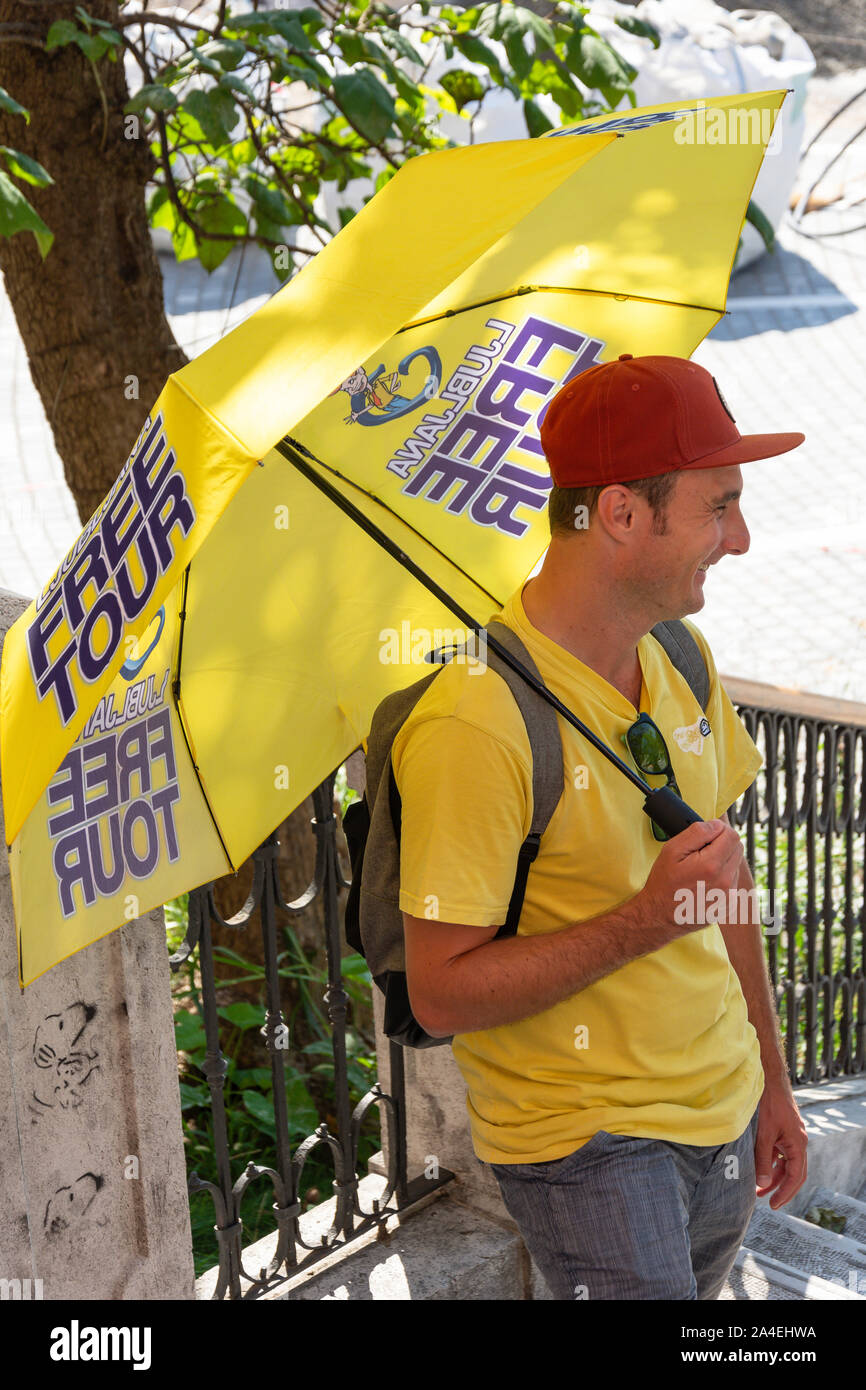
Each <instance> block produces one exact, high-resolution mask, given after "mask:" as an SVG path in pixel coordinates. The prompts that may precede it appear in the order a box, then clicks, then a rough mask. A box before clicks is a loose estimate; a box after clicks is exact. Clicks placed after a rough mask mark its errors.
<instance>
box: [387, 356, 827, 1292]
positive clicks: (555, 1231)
mask: <svg viewBox="0 0 866 1390" xmlns="http://www.w3.org/2000/svg"><path fill="white" fill-rule="evenodd" d="M803 438H804V436H803V435H802V434H784V435H779V434H776V435H751V436H746V437H741V435H740V433H739V431H738V430H737V428H736V424H735V422H734V420H733V417H732V416H731V414H730V411H729V410H728V408H727V405H726V404H725V402H724V400H723V398H722V396H721V393H720V392H719V390H718V387H717V385H716V383H715V380H714V378H713V377H712V376H711V375H710V374H709V373H708V372H707V371H705V370H704V369H703V368H702V367H699V366H697V365H696V364H695V363H692V362H690V361H688V360H686V359H682V358H675V357H642V358H634V357H632V356H631V354H628V353H625V354H623V355H622V356H621V357H620V358H619V359H618V360H617V361H616V362H610V363H602V364H598V365H597V366H595V367H592V368H590V369H589V370H587V371H585V372H584V373H582V374H581V375H580V376H578V377H577V378H575V380H574V381H572V382H570V383H569V384H567V385H566V386H565V387H564V388H563V389H562V390H561V391H560V392H559V394H558V395H557V396H556V398H555V399H554V400H553V401H552V402H551V404H550V406H549V408H548V410H547V412H546V416H545V418H544V421H543V424H542V428H541V440H542V445H543V447H544V451H545V454H546V457H547V459H548V462H549V465H550V469H551V473H552V476H553V482H554V487H553V489H552V491H551V496H550V508H549V510H550V519H551V543H550V548H549V550H548V552H547V555H546V557H545V561H544V564H543V566H542V568H541V570H540V572H539V573H538V575H537V576H536V577H535V578H534V579H532V580H530V581H529V583H528V584H526V585H524V586H521V589H520V590H518V591H517V593H515V594H514V595H512V597H511V599H509V601H508V603H507V604H506V605H505V607H504V609H503V610H502V612H501V613H500V614H499V615H498V616H499V617H500V618H501V620H502V621H504V622H505V623H506V624H508V625H509V626H511V627H512V628H513V629H514V630H515V631H516V632H517V633H518V634H519V635H520V637H521V638H522V639H523V641H524V642H525V643H526V645H527V647H528V648H529V650H530V652H531V654H532V656H533V658H534V659H535V661H536V664H537V666H538V668H539V670H540V672H541V675H542V677H543V678H544V680H545V683H546V684H547V685H548V687H549V688H550V689H551V690H552V691H553V692H554V693H555V694H556V695H557V696H558V697H559V698H560V699H561V700H562V701H563V702H564V703H565V704H567V705H569V706H570V707H571V708H572V709H573V710H574V712H575V713H576V714H577V715H578V716H579V717H580V718H581V719H582V720H583V721H584V722H585V723H587V724H588V725H589V727H590V728H591V729H592V730H593V732H594V733H595V734H596V735H597V736H598V737H599V738H601V739H602V740H604V741H606V742H607V744H608V745H609V746H610V747H611V748H613V749H614V750H615V751H617V752H619V753H621V754H622V755H623V756H624V757H629V756H630V755H629V752H628V751H627V748H629V747H631V748H632V749H637V750H638V753H639V754H640V747H641V745H640V744H636V743H634V741H632V743H631V744H629V743H628V742H627V738H628V737H631V738H632V740H633V739H634V725H635V724H636V723H637V721H638V716H639V715H641V714H642V715H643V716H644V718H643V720H642V721H641V729H642V730H646V728H647V727H648V724H647V716H648V717H649V718H650V719H651V720H652V721H653V724H654V725H655V728H656V730H657V731H658V733H659V735H660V737H661V739H662V743H661V745H660V746H661V749H662V752H661V753H657V754H656V756H658V757H660V758H661V762H657V763H654V764H652V765H653V766H656V767H660V768H662V769H664V771H665V772H666V773H668V774H669V775H668V778H667V780H670V774H672V776H673V777H674V778H675V782H676V786H677V788H678V789H679V792H680V795H681V796H682V797H683V799H684V800H685V801H686V802H687V803H688V804H689V805H690V806H692V807H693V808H694V809H695V810H696V811H697V812H698V813H699V814H700V815H701V816H703V817H704V818H705V819H704V821H703V822H702V823H700V824H696V825H692V826H689V827H688V829H687V830H685V831H683V832H682V833H681V834H679V835H678V836H676V837H675V838H674V839H671V840H669V841H667V842H665V841H664V838H663V832H662V831H661V830H660V829H659V828H656V827H654V826H653V824H652V822H651V821H650V820H649V818H648V816H646V815H645V814H644V813H643V810H642V806H641V803H640V797H639V793H637V792H636V791H635V789H634V787H633V786H632V785H631V783H630V782H629V781H628V780H627V779H626V778H624V777H623V776H622V774H621V773H620V772H618V771H617V770H616V769H615V768H614V767H612V766H611V764H610V763H609V762H608V761H607V760H606V759H605V758H603V757H602V756H601V755H600V754H599V753H598V752H597V751H596V750H595V749H594V748H593V747H592V746H591V745H589V744H588V743H587V741H586V740H582V739H581V736H580V735H579V734H578V732H577V731H576V730H575V729H574V728H573V727H572V726H571V725H569V724H567V723H566V722H565V721H564V720H562V719H561V718H560V719H559V725H560V732H561V735H562V742H563V757H564V771H565V790H564V792H563V796H562V798H561V799H560V802H559V804H558V806H557V809H556V811H555V812H554V815H553V818H552V820H551V822H550V825H549V826H548V829H547V831H546V832H545V835H544V837H543V839H542V842H541V849H540V852H539V855H538V858H537V859H536V861H535V863H534V864H533V866H532V869H531V870H530V874H529V881H528V885H527V892H526V897H525V900H524V907H523V912H522V915H521V920H520V927H519V931H518V934H517V935H516V936H514V937H510V938H502V939H500V940H498V941H494V939H493V938H494V936H495V934H496V930H497V927H498V926H499V925H500V924H501V923H502V922H504V920H505V916H506V910H507V906H508V901H509V898H510V894H511V888H512V885H513V880H514V872H515V865H516V861H517V851H518V849H519V847H520V845H521V843H522V841H523V839H524V837H525V835H526V833H527V831H528V828H529V825H530V821H531V811H532V781H531V752H530V748H529V742H528V738H527V735H526V731H525V727H524V725H523V721H522V718H521V716H520V714H519V711H518V709H517V706H516V704H515V702H514V699H513V697H512V695H511V694H510V692H509V690H508V688H507V686H506V685H505V682H504V681H503V680H502V679H501V678H500V677H499V676H498V675H497V674H496V673H495V672H494V671H493V670H492V669H491V668H489V667H482V668H480V669H479V667H478V666H477V665H476V666H474V667H473V666H472V665H471V664H462V665H461V664H459V663H453V664H452V665H451V666H448V667H446V668H445V669H444V670H443V671H442V673H440V675H439V676H438V677H437V679H436V680H435V681H434V682H432V684H431V685H430V687H429V689H428V690H427V691H426V692H425V694H424V696H423V697H422V699H421V700H420V701H419V702H418V704H417V705H416V706H415V709H414V710H413V712H412V714H411V716H410V717H409V719H408V720H407V721H406V723H405V724H404V726H403V728H402V729H401V730H400V733H399V734H398V736H397V739H396V740H395V743H394V748H393V765H394V772H395V777H396V781H397V785H398V788H399V791H400V794H401V798H402V807H403V810H402V815H403V821H402V841H401V893H400V906H401V909H402V911H403V917H404V924H405V935H406V971H407V980H408V987H409V995H410V1000H411V1003H412V1008H413V1011H414V1013H415V1016H416V1018H417V1019H418V1021H419V1023H421V1025H422V1026H423V1027H424V1028H426V1030H427V1031H428V1032H429V1033H431V1034H432V1035H435V1036H441V1037H445V1036H449V1035H451V1034H454V1035H455V1036H454V1039H453V1043H452V1047H453V1051H454V1056H455V1059H456V1060H457V1063H458V1065H459V1067H460V1069H461V1072H462V1074H463V1076H464V1078H465V1081H466V1085H467V1091H468V1095H467V1107H468V1111H469V1117H470V1123H471V1127H472V1137H473V1146H474V1149H475V1152H476V1154H477V1155H478V1157H479V1158H480V1159H481V1160H483V1161H485V1162H487V1163H490V1164H491V1166H492V1169H493V1172H494V1174H495V1176H496V1178H497V1181H498V1183H499V1186H500V1189H501V1192H502V1196H503V1199H504V1201H505V1204H506V1206H507V1207H508V1209H509V1211H510V1212H511V1214H512V1216H513V1217H514V1219H515V1221H516V1222H517V1224H518V1226H519V1228H520V1230H521V1233H522V1235H523V1237H524V1240H525V1242H526V1244H527V1246H528V1248H529V1250H530V1251H531V1253H532V1255H533V1257H534V1258H535V1260H536V1263H537V1264H538V1265H539V1267H540V1269H541V1270H542V1272H543V1274H544V1275H545V1278H546V1279H547V1282H548V1283H549V1285H550V1287H551V1290H552V1291H553V1293H554V1296H555V1297H557V1298H561V1299H564V1298H574V1297H579V1298H584V1297H585V1298H589V1299H693V1298H700V1299H712V1298H716V1297H717V1296H718V1293H719V1290H720V1289H721V1287H722V1284H723V1283H724V1280H725V1278H726V1276H727V1274H728V1272H729V1270H730V1268H731V1265H732V1264H733V1260H734V1257H735V1255H736V1252H737V1249H738V1248H739V1245H740V1243H741V1241H742V1237H743V1235H744V1232H745V1230H746V1228H747V1226H748V1223H749V1219H750V1217H751V1214H752V1210H753V1208H754V1204H755V1200H756V1174H757V1192H758V1194H759V1195H766V1194H768V1193H771V1194H772V1196H771V1198H770V1205H771V1206H773V1207H774V1208H778V1207H780V1206H782V1205H784V1203H785V1202H787V1201H789V1200H790V1199H791V1197H793V1195H794V1194H795V1192H797V1191H798V1190H799V1188H800V1187H801V1186H802V1184H803V1182H804V1181H805V1177H806V1136H805V1129H804V1126H803V1123H802V1120H801V1118H800V1115H799V1112H798V1110H797V1107H796V1105H795V1103H794V1099H793V1095H792V1092H791V1087H790V1084H789V1081H788V1076H787V1071H786V1066H785V1062H784V1058H783V1056H782V1052H781V1047H780V1042H779V1034H778V1028H777V1023H776V1011H775V1007H774V1003H773V1000H772V997H771V993H770V987H769V982H768V979H767V972H766V966H765V962H764V954H763V946H762V937H761V928H760V923H759V922H758V921H757V920H752V919H751V918H752V915H751V914H743V913H738V912H737V911H736V910H734V911H731V912H725V911H722V912H719V913H717V914H716V915H717V916H718V917H719V920H718V921H715V920H712V921H711V920H708V919H709V918H710V917H711V916H712V915H713V914H711V913H708V912H707V910H706V908H705V907H704V908H702V907H701V904H706V903H707V902H708V901H709V902H716V903H717V902H719V901H721V902H724V903H733V904H734V906H735V908H736V906H737V905H739V904H741V902H742V901H743V896H744V895H742V894H740V895H738V893H737V890H739V889H747V890H748V889H751V888H752V887H753V883H752V879H751V875H750V873H749V870H748V867H747V865H746V863H745V860H744V857H743V852H742V848H741V845H740V840H739V837H738V835H737V834H736V832H735V831H734V830H733V829H732V828H731V826H730V825H729V823H728V822H727V819H726V816H725V811H726V810H727V808H728V807H730V806H731V805H732V804H733V803H734V802H735V801H736V800H737V799H738V798H739V797H740V796H741V795H742V794H743V792H744V791H745V790H746V789H747V788H748V786H749V785H750V784H751V782H752V781H753V780H754V778H755V775H756V773H757V771H758V769H759V767H760V765H761V758H760V755H759V753H758V751H757V749H756V747H755V745H754V743H753V742H752V740H751V739H750V738H749V737H748V735H747V734H746V732H745V730H744V728H743V725H742V723H741V722H740V720H739V719H738V717H737V715H736V712H735V710H734V709H733V706H732V705H731V702H730V700H729V698H728V696H727V695H726V693H725V692H724V690H723V689H722V687H721V684H720V682H719V679H718V675H717V672H716V668H715V664H714V662H713V658H712V655H711V653H710V651H709V649H708V647H707V645H706V642H705V641H704V639H703V637H702V636H701V634H700V633H699V631H698V630H697V629H696V628H694V627H691V628H690V630H691V632H692V634H693V636H694V637H695V640H696V641H697V642H698V644H699V646H700V649H701V652H702V655H703V657H704V660H705V663H706V666H707V670H708V674H709V677H710V695H709V700H708V704H707V710H706V715H704V712H703V711H702V710H701V708H700V706H699V705H698V703H697V700H696V699H695V697H694V695H693V693H692V691H691V689H690V687H689V686H688V684H687V682H686V681H685V680H684V678H683V677H682V676H681V675H680V673H679V672H678V671H677V670H676V669H675V668H674V667H673V666H672V664H671V662H670V661H669V659H668V657H667V656H666V654H665V653H664V651H663V650H662V648H661V646H660V645H659V643H658V642H657V641H656V639H655V638H654V637H652V636H651V635H650V629H651V628H652V627H653V626H654V625H655V624H656V623H658V622H660V621H663V620H666V619H671V618H682V617H684V615H686V614H689V613H695V612H697V611H698V610H699V609H700V608H701V607H702V606H703V603H704V597H703V587H704V584H705V582H706V574H707V571H708V569H709V567H710V566H712V565H715V564H716V563H717V562H718V561H719V560H721V559H722V558H724V557H725V556H727V555H741V554H744V553H745V551H746V550H747V549H748V545H749V534H748V531H747V529H746V525H745V522H744V520H743V517H742V515H741V512H740V501H739V499H740V492H741V488H742V474H741V471H740V467H739V465H740V464H741V463H743V462H746V461H748V460H753V459H759V458H767V457H769V456H770V455H774V454H780V453H784V452H786V451H787V450H789V449H792V448H794V447H796V446H797V445H799V444H801V443H802V442H803ZM575 522H576V523H577V524H575ZM651 737H652V738H653V739H654V738H655V733H653V734H652V735H651ZM647 780H649V781H650V782H651V784H652V785H654V786H655V785H664V782H663V781H662V780H661V779H660V778H658V777H652V776H649V777H648V779H647ZM713 890H716V892H715V893H714V892H713ZM719 890H720V892H721V894H722V897H721V898H719ZM753 899H754V895H751V897H750V903H751V902H752V901H753ZM684 904H685V910H682V909H683V905H684ZM689 908H691V910H689ZM744 916H749V920H742V918H743V917H744ZM738 919H739V920H738ZM759 1102H760V1105H759Z"/></svg>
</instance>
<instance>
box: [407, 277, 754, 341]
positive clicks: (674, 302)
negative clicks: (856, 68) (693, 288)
mask: <svg viewBox="0 0 866 1390" xmlns="http://www.w3.org/2000/svg"><path fill="white" fill-rule="evenodd" d="M523 294H588V295H595V296H601V297H603V298H605V299H619V300H627V299H635V300H637V301H639V303H641V304H664V305H665V306H666V307H667V308H670V309H700V310H702V311H703V312H704V313H706V314H719V316H720V317H723V318H726V317H727V315H728V314H729V313H730V310H729V309H716V308H714V307H713V306H712V305H710V304H687V303H685V302H684V301H683V300H680V299H656V298H655V297H654V296H653V295H648V294H620V293H619V291H617V290H581V289H577V288H575V287H574V286H571V285H518V287H517V289H516V290H505V291H504V292H503V293H502V294H495V295H493V297H492V298H491V299H479V300H476V302H475V303H474V304H464V305H463V307H462V308H461V309H443V311H442V313H441V314H431V315H430V317H429V318H426V319H413V320H412V322H411V323H406V324H404V325H403V327H402V328H400V329H398V336H399V334H400V333H408V332H409V329H410V328H423V327H424V325H425V324H428V323H438V322H439V320H440V319H451V318H456V316H457V315H458V314H468V313H469V311H470V309H484V308H486V307H487V305H488V304H500V303H501V302H502V301H503V300H504V299H516V298H517V297H518V296H519V295H523Z"/></svg>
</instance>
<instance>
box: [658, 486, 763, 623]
mask: <svg viewBox="0 0 866 1390" xmlns="http://www.w3.org/2000/svg"><path fill="white" fill-rule="evenodd" d="M742 486H743V478H742V473H741V472H740V468H739V466H738V465H736V464H735V465H733V466H730V467H727V468H700V469H693V470H686V471H684V472H682V473H679V474H678V475H677V478H676V482H675V484H674V489H673V492H672V494H671V496H670V498H669V500H668V503H667V509H666V513H665V525H666V529H665V531H664V533H663V534H661V535H659V534H657V533H655V532H653V530H652V513H651V512H650V511H649V508H648V507H646V504H645V503H644V502H643V499H640V500H641V502H642V503H643V507H644V512H643V513H642V524H641V526H640V529H639V533H638V534H636V536H635V542H636V547H635V550H634V551H633V553H632V556H631V557H630V558H631V559H632V560H633V561H635V562H636V563H635V566H634V569H632V575H633V578H634V579H635V581H636V583H637V584H638V585H639V587H640V588H641V590H642V592H643V593H645V594H646V595H647V597H651V599H652V602H653V606H654V607H657V608H658V610H659V613H660V617H659V619H657V620H656V621H663V620H665V619H668V618H682V617H685V616H686V615H687V614H689V613H697V612H698V611H699V610H700V609H701V608H703V606H704V584H705V583H706V575H707V572H708V570H709V567H710V566H711V565H715V564H717V563H718V561H719V560H721V559H722V558H723V556H725V555H745V553H746V551H747V550H748V548H749V532H748V528H747V527H746V523H745V521H744V520H743V516H742V513H741V511H740V502H739V498H740V492H741V490H742Z"/></svg>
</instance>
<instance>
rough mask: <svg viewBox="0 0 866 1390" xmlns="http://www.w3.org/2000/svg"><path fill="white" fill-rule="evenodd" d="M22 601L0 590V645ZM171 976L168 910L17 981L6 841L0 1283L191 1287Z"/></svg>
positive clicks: (0, 962) (183, 1290) (1, 929)
mask: <svg viewBox="0 0 866 1390" xmlns="http://www.w3.org/2000/svg"><path fill="white" fill-rule="evenodd" d="M27 606H28V600H26V599H24V598H21V597H20V596H18V595H13V594H9V593H7V592H6V591H2V590H0V644H2V640H3V638H4V637H5V634H6V631H7V630H8V628H9V627H10V626H11V625H12V623H14V622H15V620H16V619H17V618H18V616H19V615H20V614H21V613H22V612H24V610H25V608H26V607H27ZM0 792H2V789H0ZM0 818H2V810H0ZM4 845H5V834H4ZM169 973H170V972H169V967H168V954H167V951H166V944H165V927H164V920H163V913H162V909H157V910H155V911H153V912H150V913H147V914H145V915H143V916H142V917H139V918H138V919H136V920H135V921H132V922H128V923H127V924H126V925H125V926H123V927H122V928H121V929H120V930H118V931H116V932H113V933H112V934H111V935H110V936H107V937H104V938H103V939H102V940H101V941H97V942H95V943H94V944H93V945H91V946H88V947H87V948H86V950H84V951H80V952H78V953H77V954H76V955H74V956H71V957H70V958H69V959H68V960H66V961H63V962H61V963H60V964H59V965H56V966H54V968H53V969H52V970H49V971H48V972H47V974H45V975H43V976H42V977H41V978H40V979H38V980H36V981H34V982H33V984H31V985H28V986H27V988H26V989H24V990H22V989H21V988H20V986H19V984H18V970H17V958H16V943H15V924H14V919H13V909H12V893H11V887H10V879H9V864H8V857H7V854H6V852H5V851H3V852H2V855H0V1210H2V1212H3V1219H2V1221H0V1279H4V1278H5V1279H22V1280H24V1279H31V1280H34V1279H41V1280H42V1296H43V1297H44V1298H45V1299H177V1298H183V1299H185V1298H192V1297H193V1296H194V1275H193V1262H192V1243H191V1237H190V1224H189V1202H188V1199H187V1192H186V1169H185V1162H184V1153H183V1143H182V1131H181V1116H180V1094H179V1091H178V1084H177V1054H176V1050H175V1044H174V1029H173V1024H172V1008H171V994H170V987H169Z"/></svg>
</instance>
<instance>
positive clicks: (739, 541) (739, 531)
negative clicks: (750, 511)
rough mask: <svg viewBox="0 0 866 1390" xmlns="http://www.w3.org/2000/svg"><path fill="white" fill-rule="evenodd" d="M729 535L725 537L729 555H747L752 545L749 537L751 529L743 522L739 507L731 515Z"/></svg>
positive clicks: (729, 518) (729, 517)
mask: <svg viewBox="0 0 866 1390" xmlns="http://www.w3.org/2000/svg"><path fill="white" fill-rule="evenodd" d="M727 520H728V528H727V534H726V535H725V548H726V549H727V551H728V554H729V555H745V554H746V552H747V550H748V549H749V546H750V545H751V543H752V538H751V536H750V535H749V528H748V526H747V525H746V523H745V521H744V520H743V514H742V512H741V511H740V509H739V507H737V509H736V511H735V512H734V513H733V514H729V516H728V518H727Z"/></svg>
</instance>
